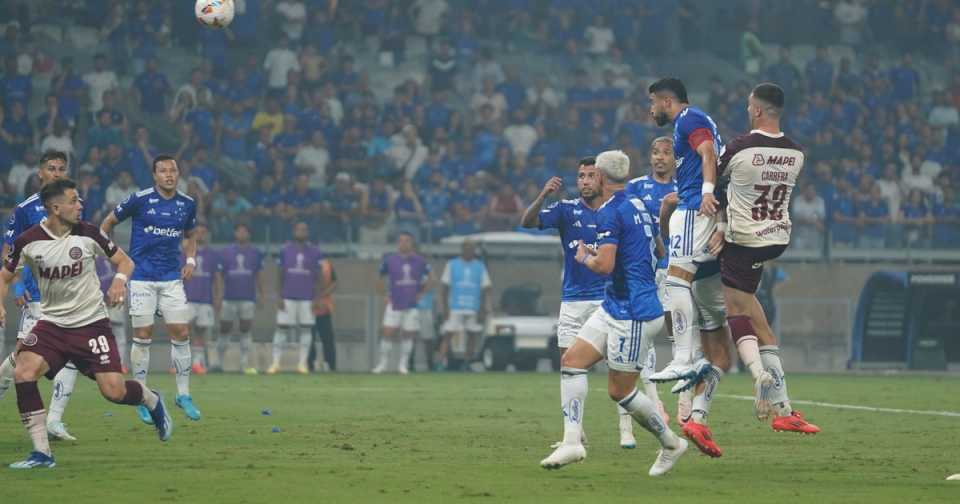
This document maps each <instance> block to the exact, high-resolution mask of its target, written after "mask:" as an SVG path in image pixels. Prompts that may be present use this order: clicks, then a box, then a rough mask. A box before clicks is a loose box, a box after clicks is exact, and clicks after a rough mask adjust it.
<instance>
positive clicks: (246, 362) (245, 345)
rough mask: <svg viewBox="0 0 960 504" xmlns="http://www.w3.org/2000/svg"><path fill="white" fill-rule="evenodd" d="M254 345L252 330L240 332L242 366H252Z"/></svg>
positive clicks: (244, 367)
mask: <svg viewBox="0 0 960 504" xmlns="http://www.w3.org/2000/svg"><path fill="white" fill-rule="evenodd" d="M251 347H253V333H251V332H250V331H247V332H241V333H240V368H241V369H247V368H248V367H250V348H251Z"/></svg>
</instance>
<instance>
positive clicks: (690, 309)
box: [649, 78, 723, 382]
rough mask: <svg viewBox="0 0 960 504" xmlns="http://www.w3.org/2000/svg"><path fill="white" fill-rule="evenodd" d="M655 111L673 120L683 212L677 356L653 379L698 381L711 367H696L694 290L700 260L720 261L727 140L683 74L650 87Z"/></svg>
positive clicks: (675, 303) (677, 238) (673, 306)
mask: <svg viewBox="0 0 960 504" xmlns="http://www.w3.org/2000/svg"><path fill="white" fill-rule="evenodd" d="M649 92H650V115H651V116H652V117H653V119H654V121H655V122H656V123H657V125H659V126H665V125H667V124H669V123H670V122H673V154H674V157H675V158H676V165H677V174H676V177H677V194H678V196H679V204H678V207H677V211H676V212H674V214H673V216H672V217H671V218H670V221H671V222H669V223H666V224H669V229H670V243H669V244H667V248H668V250H669V253H670V265H669V268H668V269H667V279H666V293H667V304H668V306H667V308H668V311H669V312H670V319H671V324H672V329H673V337H674V343H675V345H674V355H673V360H672V361H671V362H670V364H668V365H667V366H666V367H665V368H664V369H662V370H661V371H659V372H657V373H654V374H653V375H651V376H650V379H651V380H652V381H654V382H666V381H674V380H679V379H681V378H687V379H692V381H693V382H696V381H697V380H699V379H700V378H702V377H703V376H704V375H705V374H706V373H707V371H708V370H709V369H710V366H709V363H707V362H706V360H703V359H701V360H699V361H698V362H697V365H696V368H695V367H694V365H693V364H694V362H693V355H694V350H695V348H694V338H693V330H692V324H693V321H694V316H695V315H696V312H695V307H694V303H693V296H692V294H691V291H690V287H691V284H692V282H693V277H694V275H696V273H697V269H698V268H699V266H700V264H701V263H702V262H705V261H710V260H714V257H713V256H711V255H710V253H709V250H708V248H709V247H708V242H709V240H710V238H711V236H712V235H713V232H714V231H715V230H716V227H717V209H718V205H717V199H716V198H715V197H714V195H713V189H714V187H715V185H716V180H717V159H718V158H719V156H720V155H721V153H722V152H723V142H722V141H721V139H720V134H719V133H717V125H716V123H714V122H713V119H711V118H710V117H709V116H708V115H707V114H705V113H704V112H703V111H702V110H700V109H698V108H696V107H692V106H690V104H689V103H688V100H687V89H686V87H685V86H684V85H683V82H681V81H680V80H679V79H674V78H665V79H660V80H658V81H657V82H654V83H653V84H651V85H650V87H649Z"/></svg>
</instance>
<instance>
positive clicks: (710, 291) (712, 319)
mask: <svg viewBox="0 0 960 504" xmlns="http://www.w3.org/2000/svg"><path fill="white" fill-rule="evenodd" d="M690 292H691V294H692V295H693V302H694V304H695V305H696V308H697V311H699V312H700V330H701V331H716V330H717V329H720V328H721V327H723V326H724V324H725V323H726V319H727V308H726V305H724V303H723V282H721V281H720V274H716V275H711V276H709V277H707V278H703V279H700V280H697V281H695V282H693V286H692V287H691V289H690Z"/></svg>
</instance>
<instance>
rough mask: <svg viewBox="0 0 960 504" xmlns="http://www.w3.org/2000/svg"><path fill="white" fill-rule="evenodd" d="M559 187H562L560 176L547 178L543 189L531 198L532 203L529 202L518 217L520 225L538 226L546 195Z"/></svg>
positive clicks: (553, 192)
mask: <svg viewBox="0 0 960 504" xmlns="http://www.w3.org/2000/svg"><path fill="white" fill-rule="evenodd" d="M561 187H563V179H561V178H560V177H553V178H551V179H550V180H548V181H547V183H546V184H544V185H543V190H542V191H540V194H539V195H537V199H535V200H533V203H530V206H528V207H527V209H526V210H525V211H524V212H523V216H522V217H521V218H520V227H523V228H527V229H529V228H535V227H538V226H540V209H542V208H543V202H544V201H545V200H546V199H547V196H549V195H551V194H556V193H557V192H558V191H560V188H561Z"/></svg>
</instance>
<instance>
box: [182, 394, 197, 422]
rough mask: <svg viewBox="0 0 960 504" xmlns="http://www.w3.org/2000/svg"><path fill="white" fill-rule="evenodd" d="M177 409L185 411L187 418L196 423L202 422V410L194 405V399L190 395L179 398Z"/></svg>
mask: <svg viewBox="0 0 960 504" xmlns="http://www.w3.org/2000/svg"><path fill="white" fill-rule="evenodd" d="M177 407H178V408H180V409H182V410H183V413H184V414H185V415H187V418H189V419H190V420H193V421H194V422H196V421H197V420H200V410H198V409H197V407H196V406H194V405H193V398H192V397H190V396H188V395H178V396H177Z"/></svg>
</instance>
